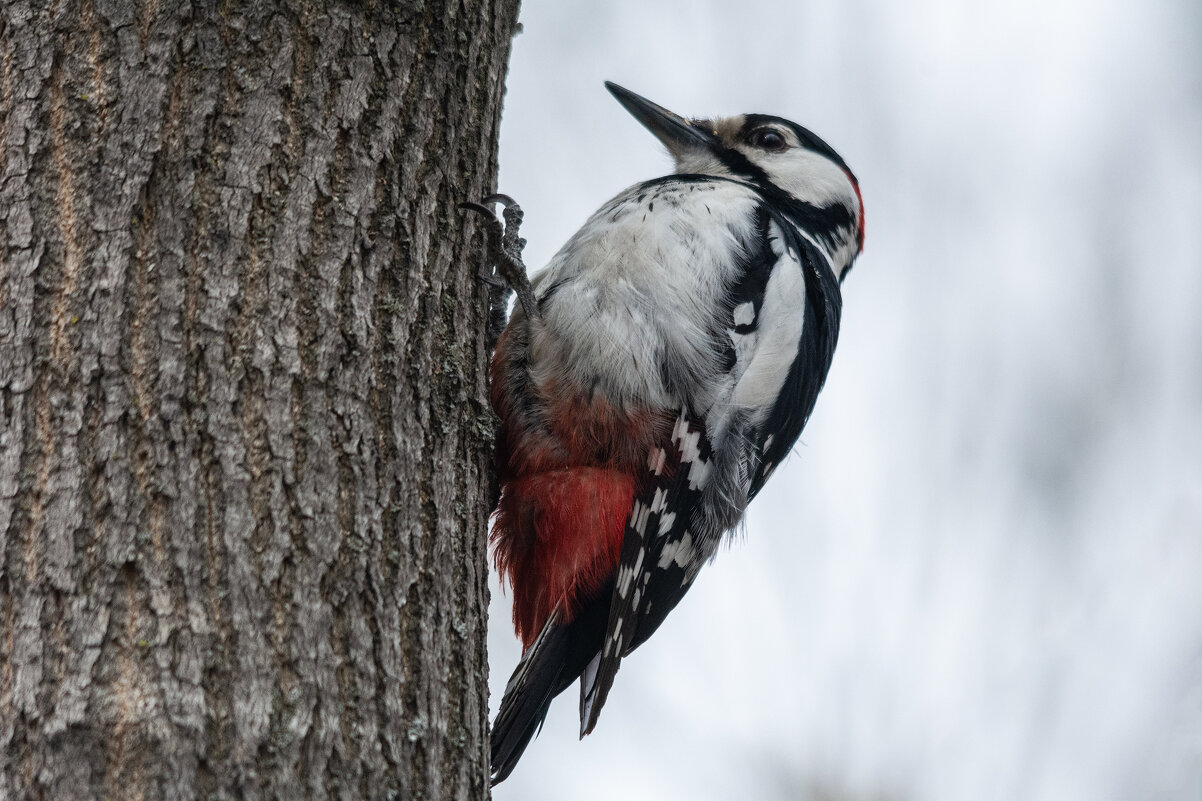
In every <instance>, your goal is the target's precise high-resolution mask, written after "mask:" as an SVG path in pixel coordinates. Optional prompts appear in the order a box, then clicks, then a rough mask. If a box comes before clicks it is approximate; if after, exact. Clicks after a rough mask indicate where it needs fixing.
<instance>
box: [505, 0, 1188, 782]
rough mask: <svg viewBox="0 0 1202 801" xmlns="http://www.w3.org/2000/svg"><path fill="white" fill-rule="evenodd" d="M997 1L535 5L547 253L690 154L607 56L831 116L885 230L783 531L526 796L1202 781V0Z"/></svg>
mask: <svg viewBox="0 0 1202 801" xmlns="http://www.w3.org/2000/svg"><path fill="white" fill-rule="evenodd" d="M995 5H997V6H998V7H993V6H991V5H990V4H985V5H982V4H970V3H966V2H939V1H935V2H916V3H893V2H886V0H804V2H760V1H759V0H743V2H738V3H731V2H690V3H683V2H682V3H669V2H662V3H649V2H646V1H645V0H624V1H620V2H609V3H605V4H599V3H585V2H564V0H526V1H525V2H524V4H523V9H522V21H523V23H524V26H525V30H524V32H523V33H522V34H520V35H519V36H518V37H517V38H516V39H515V41H514V51H513V60H512V64H511V68H510V76H509V81H508V87H509V88H508V95H507V97H506V104H505V112H504V120H503V124H502V131H501V178H500V188H501V189H502V191H505V192H508V193H510V194H512V195H514V196H515V197H516V198H517V199H518V200H519V201H520V202H521V203H522V205H523V207H524V208H525V211H526V220H527V223H526V226H525V228H524V234H525V236H526V237H527V238H528V239H529V242H530V244H529V246H528V248H527V251H526V255H527V263H528V264H530V265H531V266H535V265H542V264H545V263H546V261H547V260H548V258H549V257H550V256H551V254H552V253H553V252H554V251H555V250H556V249H558V247H559V246H560V245H561V244H562V243H563V242H564V240H566V239H567V237H568V236H569V235H571V233H572V232H573V231H574V230H575V229H576V228H578V227H579V226H580V225H581V224H582V223H583V222H584V220H585V219H586V218H587V217H588V215H589V214H590V213H591V212H592V211H593V210H594V209H595V208H597V207H598V206H599V205H600V204H601V203H602V202H604V201H605V200H607V199H608V198H609V197H611V196H613V195H614V194H616V193H617V192H619V191H620V190H622V189H623V188H624V187H626V186H628V185H630V184H632V183H635V182H637V181H640V180H644V179H647V178H652V177H655V176H658V175H661V174H664V173H666V172H667V171H668V165H669V160H668V158H667V156H666V155H665V153H664V152H663V151H662V149H661V148H660V147H659V145H658V143H657V142H656V141H655V140H654V139H653V138H652V137H651V136H650V135H649V134H648V133H646V132H645V131H644V130H643V129H642V128H641V127H640V126H639V125H638V124H637V123H636V122H635V121H634V120H633V118H631V117H630V116H629V115H627V114H626V112H624V111H623V110H622V108H621V107H620V106H619V105H618V104H617V103H616V102H614V101H613V99H612V98H611V97H610V96H609V94H608V93H606V92H605V90H604V88H603V87H602V81H603V80H605V79H610V80H613V81H616V82H618V83H620V84H622V85H624V86H627V87H629V88H631V89H633V90H634V91H636V92H639V93H640V94H643V95H645V96H647V97H649V98H651V99H652V100H655V101H657V102H659V103H661V104H663V105H665V106H667V107H668V108H671V109H673V110H674V111H677V112H680V113H683V114H685V115H688V116H701V115H706V116H708V115H715V114H724V113H725V114H730V113H738V112H750V111H757V112H765V113H772V114H778V115H781V116H784V117H788V118H790V119H793V120H796V121H797V122H800V123H801V124H803V125H805V126H807V127H809V128H811V129H812V130H813V131H815V132H816V133H817V134H818V135H819V136H821V137H823V138H824V139H826V140H827V141H828V142H830V143H831V144H832V145H833V146H834V147H835V148H836V149H837V150H838V151H839V152H840V153H841V154H842V155H843V156H844V158H845V159H846V160H847V162H848V163H849V164H850V165H851V167H852V169H853V170H854V171H855V172H856V174H857V175H858V177H859V179H860V182H861V186H862V188H863V194H864V200H865V205H866V209H867V233H868V236H867V248H866V251H865V253H864V255H863V256H862V257H861V259H860V261H859V262H858V263H857V265H856V267H855V269H854V270H853V271H852V272H851V274H850V275H849V277H848V279H847V281H846V283H845V284H844V286H843V292H844V316H843V329H842V334H841V339H840V343H839V350H838V353H837V354H836V357H835V364H834V368H833V370H832V371H831V373H830V377H829V379H828V381H827V385H826V389H825V390H824V391H823V394H822V396H821V397H820V398H819V401H818V407H817V411H816V413H815V414H814V417H813V418H812V420H811V421H810V424H809V426H808V428H807V429H806V431H805V433H804V434H803V435H802V440H801V442H800V443H799V445H798V447H797V448H796V450H795V452H794V456H793V457H792V459H791V460H790V461H789V462H788V463H787V465H786V466H785V467H784V468H782V469H781V470H779V471H778V472H777V474H776V475H775V476H774V478H773V479H772V481H770V482H769V484H768V486H767V488H766V490H765V491H764V492H763V493H762V494H761V496H760V497H759V498H758V499H757V501H756V502H755V504H753V506H752V507H751V510H750V512H749V514H748V517H747V523H746V526H745V532H744V533H743V535H742V536H740V537H739V538H738V540H737V541H736V542H735V543H734V544H733V547H731V548H729V549H725V550H724V551H723V552H721V553H720V554H719V556H718V559H717V561H716V562H715V563H714V564H713V565H712V566H710V567H709V568H707V569H706V570H705V571H703V572H702V574H701V578H700V579H699V580H698V582H697V584H696V586H695V587H694V588H693V590H692V591H691V592H690V593H689V595H688V596H687V597H686V598H685V600H684V601H683V602H682V603H681V605H680V606H679V607H678V609H677V610H676V611H675V612H674V613H673V615H672V616H671V617H670V618H669V619H668V621H667V623H666V624H665V625H664V626H663V628H662V629H661V630H660V631H659V632H658V633H657V634H656V636H655V637H653V638H652V639H651V640H650V642H648V643H647V644H646V645H645V646H643V647H642V648H641V649H640V650H639V651H638V652H636V653H635V654H634V655H633V656H632V657H631V658H629V659H627V660H626V661H625V662H624V663H623V667H622V671H621V673H620V674H619V675H618V679H617V682H616V684H615V687H614V692H613V694H612V695H611V696H610V701H609V703H608V705H607V706H606V709H605V713H604V714H603V715H602V717H601V722H600V724H599V726H598V728H597V731H596V732H595V733H594V734H593V735H591V736H590V737H588V738H587V739H586V740H585V741H584V742H577V729H578V722H577V708H576V691H575V689H573V690H571V691H569V692H568V693H566V694H565V695H564V696H562V697H561V698H560V699H559V701H558V702H557V703H556V704H554V705H553V706H552V709H551V714H550V716H549V717H548V719H547V722H546V726H545V728H544V729H543V732H542V734H541V736H540V737H539V738H538V739H537V740H535V741H534V742H533V743H532V745H531V746H530V748H529V750H528V751H527V753H526V756H525V757H524V759H523V761H522V763H521V764H520V765H519V766H518V769H517V770H516V771H515V773H514V774H513V776H512V777H511V778H510V779H509V780H508V781H507V782H505V783H504V784H502V785H501V786H500V787H498V788H497V789H496V791H495V797H496V798H497V799H498V800H499V801H510V800H512V801H517V800H518V799H521V801H539V800H540V799H556V800H557V801H558V800H559V799H567V798H571V799H584V800H588V799H606V800H607V801H612V799H678V798H679V799H685V798H688V799H698V800H708V799H765V800H766V801H774V800H776V799H780V801H785V800H786V799H792V800H796V801H833V800H834V799H840V800H852V799H855V800H859V801H965V800H967V799H972V800H973V801H983V800H988V799H999V800H1000V799H1006V801H1011V800H1012V799H1024V801H1037V800H1039V799H1048V800H1049V801H1051V800H1055V801H1075V800H1076V799H1090V801H1099V800H1104V799H1116V800H1117V799H1122V800H1123V801H1153V800H1154V799H1155V800H1157V801H1160V800H1163V799H1171V800H1173V801H1176V800H1177V799H1183V800H1184V801H1200V800H1202V234H1200V233H1199V232H1200V230H1202V4H1200V3H1198V2H1197V0H1143V1H1141V2H1135V0H1093V1H1092V2H1088V3H1086V2H1067V1H1066V0H1052V1H1051V2H1048V0H1040V1H1039V2H1035V1H1034V0H1017V2H1011V3H1008V4H1004V5H1002V4H995ZM494 581H495V580H494ZM509 602H510V599H509V597H508V595H506V594H505V593H504V592H503V591H502V590H500V588H499V587H498V586H497V585H496V584H495V583H494V589H493V602H492V609H491V621H490V636H489V648H490V652H491V653H490V659H491V671H492V675H491V686H492V693H493V700H492V709H493V713H494V714H495V712H496V706H497V704H498V702H499V699H500V695H501V692H502V690H503V688H504V685H505V682H506V680H507V678H508V676H509V673H510V671H511V670H512V669H513V666H514V664H515V663H516V661H517V659H518V656H519V650H518V645H517V642H516V640H515V639H514V637H513V633H512V629H511V627H510V624H509V609H510V606H509Z"/></svg>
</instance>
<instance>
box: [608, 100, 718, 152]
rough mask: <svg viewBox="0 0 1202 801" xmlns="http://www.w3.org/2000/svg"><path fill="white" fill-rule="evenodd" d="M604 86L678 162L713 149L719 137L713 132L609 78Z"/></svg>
mask: <svg viewBox="0 0 1202 801" xmlns="http://www.w3.org/2000/svg"><path fill="white" fill-rule="evenodd" d="M605 88H606V89H608V90H609V93H610V94H611V95H613V96H614V97H615V98H617V100H618V102H619V103H621V104H622V106H623V107H624V108H625V109H626V110H627V111H629V112H630V113H631V114H633V115H634V118H635V119H636V120H638V121H639V122H641V123H642V124H643V126H644V127H645V128H646V129H647V130H648V131H650V132H651V133H653V134H655V138H656V139H658V140H659V141H661V142H663V143H664V146H665V147H667V148H668V150H669V151H670V152H671V153H672V155H673V156H674V157H675V158H676V160H677V161H679V160H680V159H681V157H683V156H685V155H687V154H688V153H690V152H696V151H697V150H704V151H707V152H708V151H712V150H713V149H714V147H715V146H716V145H717V144H718V137H717V136H715V135H714V133H713V132H712V131H706V130H703V129H701V128H698V127H696V126H694V125H693V124H692V123H691V122H689V121H688V120H686V119H685V118H684V117H682V116H680V115H679V114H673V113H672V112H671V111H668V110H667V109H666V108H664V107H663V106H661V105H658V104H656V103H652V102H651V101H650V100H648V99H647V98H645V97H642V96H640V95H636V94H635V93H634V92H632V91H630V90H629V89H623V88H622V87H621V86H618V85H617V84H616V83H611V82H610V81H606V82H605Z"/></svg>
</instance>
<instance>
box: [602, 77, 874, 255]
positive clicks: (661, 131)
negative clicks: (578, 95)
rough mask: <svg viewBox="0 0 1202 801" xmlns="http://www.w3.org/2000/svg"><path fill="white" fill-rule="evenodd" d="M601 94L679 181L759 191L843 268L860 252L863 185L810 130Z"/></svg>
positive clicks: (615, 89)
mask: <svg viewBox="0 0 1202 801" xmlns="http://www.w3.org/2000/svg"><path fill="white" fill-rule="evenodd" d="M605 86H606V88H607V89H609V91H610V93H611V94H613V96H614V97H615V98H617V100H618V102H619V103H621V104H622V105H623V106H624V107H625V108H626V110H627V111H629V112H630V113H631V114H632V115H634V118H635V119H637V120H638V121H639V122H641V123H642V124H643V125H644V126H645V127H646V128H647V130H649V131H651V133H653V134H655V136H656V138H657V139H659V140H660V142H662V143H663V144H664V146H665V147H667V148H668V151H669V152H670V153H671V154H672V157H673V158H674V159H675V160H676V171H677V173H681V174H684V173H688V174H700V175H716V176H722V177H728V178H736V179H740V180H745V181H749V182H751V183H753V184H756V185H757V186H759V187H760V188H761V190H762V191H763V192H764V193H765V194H766V195H767V196H768V197H769V199H770V200H772V201H773V202H774V203H775V204H776V205H778V206H779V207H780V208H781V210H782V211H784V212H786V213H788V214H790V216H792V217H793V218H794V219H796V220H798V221H799V222H800V223H802V225H803V227H804V228H806V229H808V230H809V231H810V232H811V233H813V234H815V235H817V236H819V237H820V238H822V239H824V240H825V244H826V245H827V246H829V247H830V249H831V255H832V257H833V258H835V259H836V260H837V262H839V263H840V264H846V265H850V263H851V261H852V260H854V259H855V257H856V256H857V255H859V252H860V251H861V250H862V249H863V247H864V201H863V199H862V198H861V196H860V184H859V182H858V181H857V180H856V177H855V175H854V174H852V171H851V169H849V168H848V166H847V163H846V162H844V161H843V158H842V157H841V156H840V155H839V154H838V153H836V152H835V150H834V149H833V148H832V147H831V146H830V145H828V144H827V143H826V142H824V141H822V140H821V139H819V138H818V137H817V136H815V135H814V134H813V133H811V132H810V131H809V130H807V129H805V128H803V127H802V126H800V125H798V124H797V123H795V122H790V121H789V120H786V119H783V118H781V117H773V116H769V115H767V114H739V115H737V116H734V117H721V118H716V119H686V118H684V117H681V116H680V115H679V114H674V113H673V112H671V111H668V110H667V109H666V108H664V107H663V106H660V105H658V104H656V103H652V102H651V101H650V100H648V99H647V98H645V97H641V96H639V95H636V94H635V93H634V92H631V91H630V90H629V89H624V88H622V87H621V86H618V85H617V84H614V83H610V82H606V84H605Z"/></svg>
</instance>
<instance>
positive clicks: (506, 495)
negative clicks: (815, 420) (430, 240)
mask: <svg viewBox="0 0 1202 801" xmlns="http://www.w3.org/2000/svg"><path fill="white" fill-rule="evenodd" d="M607 87H608V88H609V90H610V92H612V93H613V94H614V96H615V97H616V98H617V99H618V100H619V102H621V103H622V105H623V106H625V107H626V109H627V110H628V111H630V112H631V114H633V115H634V116H635V117H636V118H637V119H638V120H639V121H640V122H642V123H643V124H644V125H645V126H646V127H647V128H648V129H650V130H651V132H652V133H654V134H655V135H656V136H657V137H658V138H659V139H660V141H661V142H663V143H664V144H665V145H666V146H667V147H668V149H669V151H670V152H671V154H672V156H673V157H674V158H675V160H676V166H677V171H676V172H675V173H674V174H672V175H669V176H666V177H663V178H658V179H655V180H652V181H647V182H645V183H642V184H638V185H636V186H634V187H631V188H630V189H628V190H626V191H625V192H623V193H621V194H620V195H618V196H617V197H616V198H614V199H613V200H611V201H610V202H608V203H607V204H605V205H604V206H602V207H601V209H599V210H598V211H597V212H596V213H595V214H594V215H593V216H592V217H591V218H590V219H589V220H588V222H586V223H585V225H584V227H582V228H581V229H580V231H578V232H577V233H576V234H575V235H574V236H573V237H572V238H571V239H570V240H569V241H568V242H567V244H566V245H565V246H564V247H563V249H562V250H560V252H559V253H558V254H557V255H556V256H555V257H554V258H553V259H552V261H551V263H550V264H549V265H548V266H547V268H546V269H545V270H544V271H542V272H541V273H540V274H539V275H538V276H537V277H536V278H535V279H534V281H533V294H534V298H535V300H534V304H533V305H534V306H536V308H533V309H529V308H528V309H526V310H524V309H523V308H518V309H516V310H515V312H514V314H513V316H512V318H511V319H510V322H509V325H508V328H507V330H506V332H505V334H504V335H503V336H502V338H501V340H500V342H499V343H498V346H497V351H496V354H495V355H494V360H493V368H492V395H493V405H494V407H495V408H496V410H497V413H498V415H499V417H500V419H501V431H500V435H499V439H498V471H499V475H500V479H501V486H502V496H501V501H500V504H499V506H498V511H497V518H496V525H495V528H494V534H493V539H494V544H495V548H496V557H497V561H498V565H499V567H500V568H501V570H502V573H503V574H504V575H505V577H506V578H508V579H509V581H510V583H511V584H512V585H513V589H514V597H515V604H514V620H515V624H516V626H517V628H518V631H519V634H520V635H521V636H522V638H523V641H524V643H525V645H526V651H525V653H524V655H523V657H522V661H521V663H520V664H519V665H518V667H517V669H516V670H515V672H514V675H513V677H512V678H511V680H510V682H509V686H508V687H507V688H506V691H505V696H504V698H503V700H502V704H501V710H500V712H499V714H498V716H497V720H496V722H495V724H494V729H493V735H492V768H493V780H494V782H498V781H501V780H503V779H504V778H505V777H506V776H508V775H509V772H510V771H511V770H512V769H513V767H514V765H515V764H516V763H517V760H518V758H519V757H520V756H521V753H522V751H523V750H524V749H525V747H526V745H527V744H528V742H529V740H530V738H531V737H532V736H533V734H534V733H535V731H536V729H537V727H538V726H539V724H540V723H541V721H542V720H543V717H544V716H545V715H546V711H547V709H548V707H549V705H550V702H551V700H552V699H553V698H554V697H555V696H556V695H557V694H559V693H560V692H562V691H563V690H564V689H566V688H567V687H568V686H569V685H570V684H571V683H572V682H573V681H575V680H576V678H577V677H582V680H581V696H580V715H581V736H582V737H583V736H584V735H585V734H587V733H588V732H590V731H592V729H593V727H594V726H595V725H596V723H597V716H598V715H599V713H600V711H601V708H602V707H603V705H604V703H605V701H606V698H607V697H608V694H609V691H610V688H611V686H612V685H613V681H614V677H615V675H616V673H617V670H618V667H619V665H620V663H621V659H622V658H624V657H625V656H627V655H628V654H629V653H630V652H631V651H632V650H633V649H634V648H636V647H637V646H638V645H639V644H641V643H642V642H644V641H645V640H646V639H647V638H648V637H649V636H650V635H651V634H652V633H653V632H654V631H655V630H656V628H658V626H659V625H660V624H661V623H662V622H663V620H664V618H665V616H666V615H667V614H668V613H669V612H670V611H671V610H672V609H673V608H674V607H675V606H676V604H677V603H678V602H679V601H680V599H681V597H683V595H684V594H685V592H686V591H687V590H688V589H689V587H690V586H691V585H692V582H693V580H694V579H695V578H696V576H697V573H698V571H699V570H700V568H701V567H702V566H703V565H704V564H705V562H706V561H708V560H709V559H710V557H712V556H713V555H714V553H715V552H716V550H717V548H718V545H719V544H720V541H721V539H722V537H723V535H725V534H726V533H727V532H729V531H731V530H732V529H733V528H734V527H735V526H736V525H737V524H738V523H739V521H740V519H741V518H742V516H743V512H744V510H745V508H746V506H747V503H748V502H749V501H750V500H751V499H752V498H754V497H755V495H756V494H757V493H758V492H759V490H760V489H761V488H762V487H763V485H764V482H765V481H766V480H767V479H768V477H769V476H770V475H771V474H772V472H773V470H774V469H775V468H776V467H777V466H778V465H779V464H780V462H781V461H782V460H783V459H784V458H785V456H787V455H788V453H789V451H790V449H791V448H792V446H793V444H794V442H795V441H796V439H797V437H798V435H799V434H800V433H801V430H802V427H803V426H804V425H805V423H806V420H807V419H808V418H809V416H810V413H811V411H812V410H813V407H814V403H815V401H816V399H817V396H818V392H819V390H820V389H821V387H822V384H823V382H824V380H825V378H826V374H827V371H828V369H829V368H830V364H831V359H832V356H833V354H834V349H835V343H836V340H837V338H838V332H839V317H840V309H841V303H842V300H841V294H840V281H841V280H842V278H843V276H844V275H845V274H846V272H847V270H848V268H849V267H850V266H851V264H852V262H853V261H854V260H855V258H856V257H857V256H858V254H859V253H860V251H861V249H862V246H863V233H864V211H863V206H862V202H861V199H860V192H859V186H858V183H857V181H856V179H855V177H854V176H853V175H852V173H851V171H850V170H849V169H848V168H847V165H846V164H845V163H844V162H843V160H842V159H841V158H840V157H839V156H838V155H837V154H836V153H835V152H834V151H833V150H832V149H831V148H830V147H829V146H827V145H826V144H825V143H824V142H822V140H820V139H819V138H818V137H816V136H814V135H813V134H812V133H810V132H809V131H807V130H806V129H804V128H802V127H801V126H799V125H796V124H795V123H791V122H789V121H787V120H784V119H781V118H779V117H771V116H766V115H741V116H737V117H730V118H724V119H716V120H713V121H708V120H695V121H690V120H686V119H684V118H681V117H679V116H677V115H675V114H673V113H671V112H669V111H667V110H666V109H663V108H661V107H660V106H657V105H656V104H654V103H651V102H650V101H648V100H646V99H645V98H642V97H639V96H638V95H635V94H633V93H632V92H629V91H628V90H625V89H622V88H621V87H618V86H615V85H613V84H607ZM526 305H527V306H529V305H530V304H526Z"/></svg>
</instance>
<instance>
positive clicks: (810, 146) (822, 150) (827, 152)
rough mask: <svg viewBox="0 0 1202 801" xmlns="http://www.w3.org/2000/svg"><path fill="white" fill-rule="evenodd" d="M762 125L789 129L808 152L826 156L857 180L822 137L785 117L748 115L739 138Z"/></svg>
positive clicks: (845, 163)
mask: <svg viewBox="0 0 1202 801" xmlns="http://www.w3.org/2000/svg"><path fill="white" fill-rule="evenodd" d="M761 125H780V126H782V127H785V128H788V129H789V130H791V131H792V132H793V133H794V134H795V135H796V136H797V140H798V141H799V142H801V146H802V147H804V148H805V149H806V150H812V151H814V152H815V153H818V154H819V155H822V156H826V157H827V158H828V159H830V160H831V161H833V162H835V163H836V164H838V165H839V166H840V167H842V168H843V169H844V170H845V171H846V172H847V174H848V175H849V176H851V179H852V180H853V181H855V180H856V177H855V175H853V174H852V172H851V169H850V168H849V167H848V166H847V162H845V161H844V160H843V157H842V156H840V155H839V154H838V153H836V152H835V149H834V148H833V147H831V146H830V145H828V144H827V143H826V142H824V141H823V140H822V138H821V137H819V136H818V135H817V134H816V133H814V132H813V131H811V130H810V129H809V128H803V127H802V126H800V125H798V124H797V123H795V122H791V121H789V120H786V119H785V118H784V117H774V116H772V115H771V114H748V115H747V116H746V117H745V118H744V119H743V130H741V131H739V137H740V138H745V137H747V136H749V135H750V134H751V132H752V131H754V130H755V129H756V128H759V127H760V126H761Z"/></svg>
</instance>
